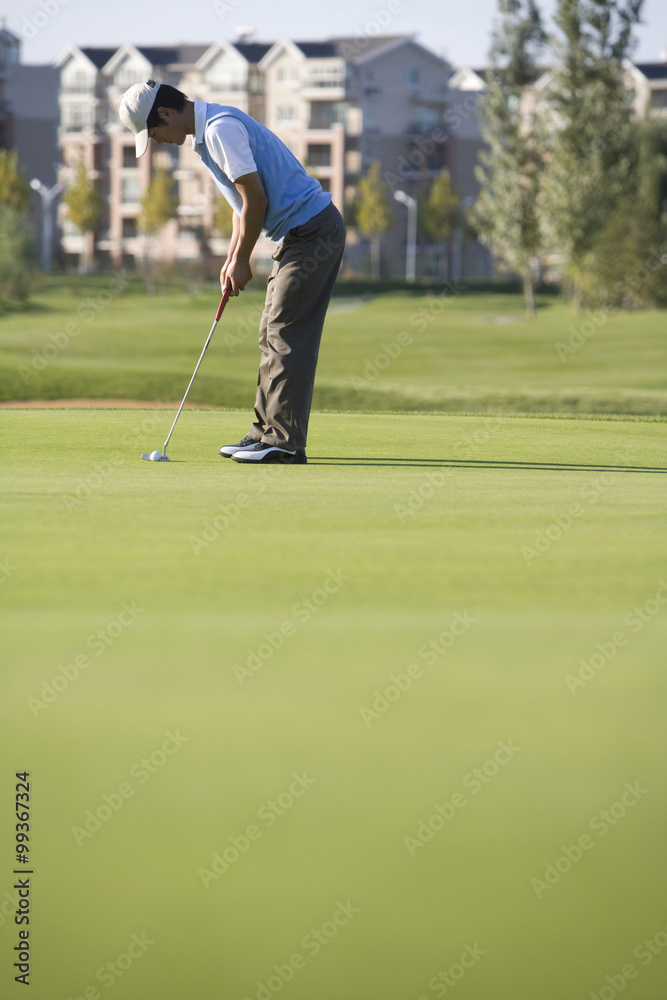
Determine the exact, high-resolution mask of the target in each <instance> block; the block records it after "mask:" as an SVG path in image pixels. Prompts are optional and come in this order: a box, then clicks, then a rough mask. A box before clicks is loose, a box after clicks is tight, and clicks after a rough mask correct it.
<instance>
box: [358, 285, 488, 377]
mask: <svg viewBox="0 0 667 1000" xmlns="http://www.w3.org/2000/svg"><path fill="white" fill-rule="evenodd" d="M467 287H468V286H467V285H464V284H462V283H461V282H455V281H447V282H445V287H444V289H443V290H442V291H440V292H438V293H437V294H436V295H433V296H432V297H431V298H430V299H429V301H428V303H427V305H425V306H420V307H419V309H415V310H414V312H412V313H411V314H410V317H409V318H408V326H410V327H411V328H412V329H413V330H415V331H416V333H418V334H422V333H425V332H426V330H427V329H428V328H429V326H430V325H431V324H432V323H434V322H435V320H436V319H438V317H439V316H440V315H441V314H442V311H443V309H445V307H446V306H447V304H448V303H449V302H451V301H452V299H455V298H456V297H457V296H459V295H462V294H463V292H465V291H466V289H467ZM414 342H415V339H414V337H413V335H412V334H411V333H410V332H409V331H408V330H401V332H400V333H399V334H398V335H397V337H396V339H395V340H391V341H389V342H387V341H383V342H382V343H381V344H380V350H379V351H378V353H377V354H376V355H375V356H374V357H372V358H366V359H365V360H364V367H363V377H362V376H360V375H352V376H351V377H350V385H351V386H352V388H353V389H368V388H369V387H370V386H371V385H372V384H373V382H375V381H376V380H377V379H378V378H379V377H380V375H381V374H382V373H383V372H384V371H386V370H387V369H388V368H389V367H390V366H391V365H392V364H393V363H394V361H396V360H398V358H400V356H401V354H402V353H403V351H404V350H406V348H408V347H412V345H413V344H414Z"/></svg>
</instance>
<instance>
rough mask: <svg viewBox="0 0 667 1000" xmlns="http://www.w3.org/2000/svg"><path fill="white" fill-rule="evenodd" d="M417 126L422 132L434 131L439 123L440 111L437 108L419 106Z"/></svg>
mask: <svg viewBox="0 0 667 1000" xmlns="http://www.w3.org/2000/svg"><path fill="white" fill-rule="evenodd" d="M416 111H417V128H418V130H419V131H420V132H432V131H433V129H434V128H435V127H436V125H437V124H438V112H437V111H436V110H435V108H427V107H423V106H421V107H418V108H417V109H416Z"/></svg>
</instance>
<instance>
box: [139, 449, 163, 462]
mask: <svg viewBox="0 0 667 1000" xmlns="http://www.w3.org/2000/svg"><path fill="white" fill-rule="evenodd" d="M141 457H142V458H143V459H145V460H146V461H147V462H168V461H169V456H168V455H163V454H162V452H161V451H152V452H151V453H150V455H149V454H148V453H147V452H144V454H143V455H142V456H141Z"/></svg>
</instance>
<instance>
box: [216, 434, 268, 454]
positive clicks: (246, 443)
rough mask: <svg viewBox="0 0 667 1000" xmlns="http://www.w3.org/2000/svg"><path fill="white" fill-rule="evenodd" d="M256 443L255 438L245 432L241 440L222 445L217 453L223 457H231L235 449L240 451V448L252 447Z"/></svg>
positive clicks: (257, 442)
mask: <svg viewBox="0 0 667 1000" xmlns="http://www.w3.org/2000/svg"><path fill="white" fill-rule="evenodd" d="M256 444H259V441H258V440H257V438H254V437H250V435H249V434H246V436H245V437H244V438H243V441H239V443H238V444H225V445H223V446H222V448H221V449H220V451H219V452H218V454H219V455H222V456H223V457H224V458H231V457H232V455H233V454H234V452H235V451H241V449H242V448H252V447H253V446H254V445H256Z"/></svg>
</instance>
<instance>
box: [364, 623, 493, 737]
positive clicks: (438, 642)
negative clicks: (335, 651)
mask: <svg viewBox="0 0 667 1000" xmlns="http://www.w3.org/2000/svg"><path fill="white" fill-rule="evenodd" d="M477 621H478V619H477V618H473V617H472V615H470V614H468V612H467V611H464V612H463V613H461V612H460V611H456V612H455V613H454V615H453V616H452V620H451V623H450V625H449V627H448V628H446V629H443V631H442V632H440V634H439V635H437V636H436V637H435V638H434V639H430V640H429V642H426V643H424V645H423V646H420V647H419V650H418V654H417V655H418V657H419V659H420V660H424V662H425V663H426V664H427V666H429V667H432V666H433V665H434V664H435V663H437V662H438V659H439V658H440V657H441V656H444V655H445V653H447V651H448V650H450V649H451V648H452V646H453V645H454V644H455V643H456V641H457V639H460V637H461V636H462V635H465V634H466V632H467V631H468V630H469V629H470V628H472V626H473V625H475V624H476V622H477ZM423 669H424V668H423V667H422V665H421V664H420V663H410V664H408V666H407V667H406V668H405V671H404V672H402V673H393V674H390V675H389V680H390V682H391V683H390V684H388V685H387V686H386V687H385V688H382V689H379V688H376V689H375V691H374V692H373V701H372V703H371V705H370V707H369V706H366V705H362V706H361V708H360V709H359V714H360V715H361V718H362V720H363V723H364V725H365V726H366V728H367V729H370V727H371V726H372V724H373V722H375V721H376V720H377V719H380V718H382V716H383V715H386V713H387V712H388V711H389V709H390V708H391V707H392V705H395V704H396V702H397V701H399V699H401V698H402V697H403V695H404V694H405V693H406V692H407V691H409V690H410V688H411V687H412V686H413V684H414V682H415V681H417V680H420V679H421V677H422V676H423Z"/></svg>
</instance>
